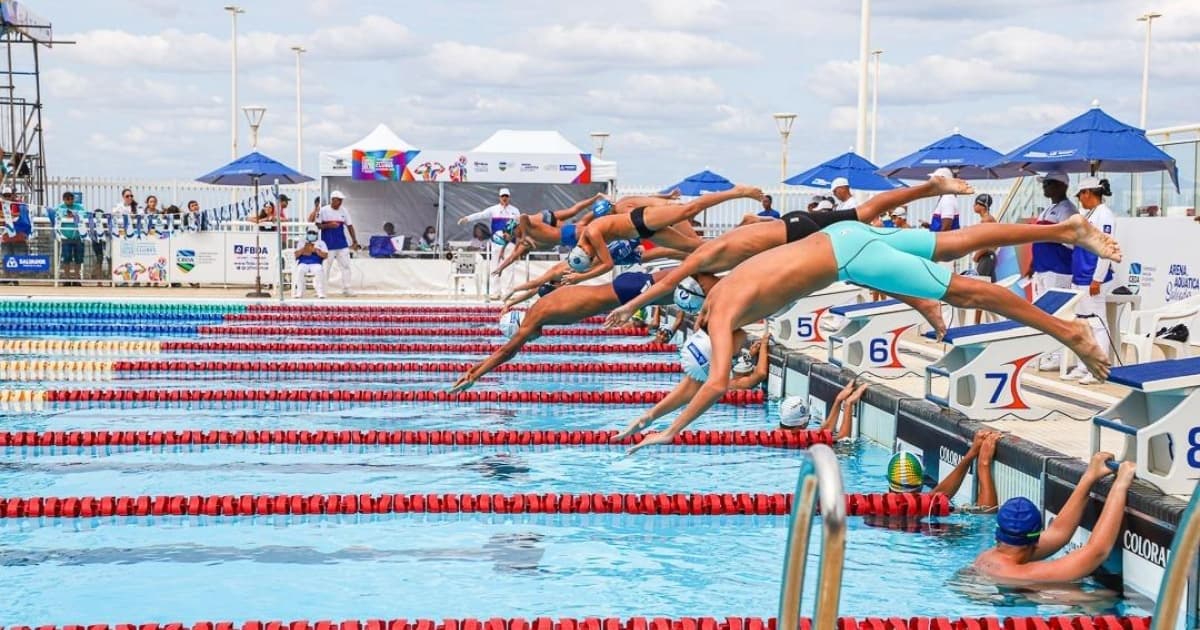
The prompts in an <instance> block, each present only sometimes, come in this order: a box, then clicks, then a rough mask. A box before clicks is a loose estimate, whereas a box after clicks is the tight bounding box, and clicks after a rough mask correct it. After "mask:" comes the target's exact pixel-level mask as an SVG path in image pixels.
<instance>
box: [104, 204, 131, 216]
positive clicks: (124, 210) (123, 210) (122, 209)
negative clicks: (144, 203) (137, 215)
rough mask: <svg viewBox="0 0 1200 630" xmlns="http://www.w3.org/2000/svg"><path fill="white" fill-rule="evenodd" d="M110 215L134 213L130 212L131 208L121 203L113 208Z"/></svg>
mask: <svg viewBox="0 0 1200 630" xmlns="http://www.w3.org/2000/svg"><path fill="white" fill-rule="evenodd" d="M109 214H133V213H132V212H130V211H129V206H127V205H125V204H122V203H119V204H117V205H115V206H113V209H112V210H110V211H109Z"/></svg>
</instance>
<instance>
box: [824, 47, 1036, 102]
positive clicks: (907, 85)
mask: <svg viewBox="0 0 1200 630" xmlns="http://www.w3.org/2000/svg"><path fill="white" fill-rule="evenodd" d="M872 72H873V71H872ZM811 78H812V85H813V91H814V92H815V93H816V94H817V95H818V96H819V97H821V98H823V99H825V100H826V101H830V102H832V103H835V104H845V103H850V102H855V101H857V97H858V62H857V61H828V62H825V63H824V64H822V65H820V66H817V68H816V70H814V71H813V74H812V77H811ZM1036 80H1037V78H1036V77H1035V76H1034V75H1032V74H1029V73H1026V72H1023V71H1016V70H1009V69H1006V68H1005V67H1003V66H1002V65H1000V64H997V63H995V62H993V61H991V60H989V59H983V58H979V57H971V58H955V57H946V56H942V55H930V56H927V57H922V58H921V59H919V60H917V61H916V62H914V63H911V64H907V65H900V64H890V63H883V64H880V69H879V100H880V103H881V104H882V103H885V102H886V103H888V104H893V105H894V104H911V103H943V102H947V101H952V100H955V99H960V98H964V97H968V96H978V95H982V94H1011V93H1013V92H1014V91H1020V90H1029V89H1032V88H1033V87H1034V85H1035V83H1036ZM868 89H870V88H869V87H868ZM881 106H882V105H881Z"/></svg>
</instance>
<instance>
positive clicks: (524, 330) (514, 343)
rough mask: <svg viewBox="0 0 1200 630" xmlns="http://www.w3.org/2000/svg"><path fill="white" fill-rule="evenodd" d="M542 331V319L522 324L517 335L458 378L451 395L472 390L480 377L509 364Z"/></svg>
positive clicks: (452, 387)
mask: <svg viewBox="0 0 1200 630" xmlns="http://www.w3.org/2000/svg"><path fill="white" fill-rule="evenodd" d="M530 320H535V321H530ZM541 329H542V326H541V318H540V317H537V316H534V317H531V318H530V319H527V320H525V321H524V322H522V323H521V327H520V328H518V329H517V332H516V334H514V335H513V336H512V338H511V339H509V340H508V341H507V342H506V343H505V344H504V345H503V346H500V347H499V348H498V349H497V350H496V351H495V352H493V353H492V355H491V356H489V357H488V358H486V359H484V360H482V361H480V362H479V363H476V364H475V365H473V366H471V367H470V368H469V369H468V370H467V371H466V372H464V373H463V375H462V376H460V377H458V380H457V381H454V385H451V386H450V393H451V394H455V393H458V392H462V391H466V390H468V389H470V388H471V386H472V385H474V384H475V381H477V380H479V377H481V376H483V375H484V374H487V373H488V372H491V371H492V370H494V369H496V368H497V367H498V366H501V365H504V364H505V363H508V362H509V361H510V360H511V359H512V358H513V357H514V356H516V354H517V352H518V351H519V350H520V349H521V348H522V347H524V346H525V342H527V341H529V340H530V339H533V338H535V337H537V336H538V334H540V333H541Z"/></svg>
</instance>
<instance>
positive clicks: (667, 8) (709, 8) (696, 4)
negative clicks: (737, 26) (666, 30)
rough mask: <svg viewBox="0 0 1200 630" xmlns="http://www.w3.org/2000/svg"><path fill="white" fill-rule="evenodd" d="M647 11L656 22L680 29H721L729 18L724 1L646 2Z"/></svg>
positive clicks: (667, 0) (662, 0)
mask: <svg viewBox="0 0 1200 630" xmlns="http://www.w3.org/2000/svg"><path fill="white" fill-rule="evenodd" d="M646 9H648V10H649V11H650V16H651V17H652V18H654V21H655V22H657V23H659V24H660V25H662V26H667V27H671V28H678V29H710V28H719V27H721V26H722V25H723V24H724V23H725V20H726V18H727V17H728V6H726V4H725V2H723V0H646Z"/></svg>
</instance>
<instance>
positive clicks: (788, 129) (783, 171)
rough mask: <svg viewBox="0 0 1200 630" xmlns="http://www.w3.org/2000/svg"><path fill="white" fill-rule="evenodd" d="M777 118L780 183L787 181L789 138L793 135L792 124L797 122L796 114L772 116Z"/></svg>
mask: <svg viewBox="0 0 1200 630" xmlns="http://www.w3.org/2000/svg"><path fill="white" fill-rule="evenodd" d="M772 116H773V117H774V118H775V128H776V129H778V130H779V140H780V143H781V145H780V151H779V181H780V183H782V182H783V180H785V179H787V158H788V136H790V135H792V123H794V122H796V114H792V113H781V114H772Z"/></svg>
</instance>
